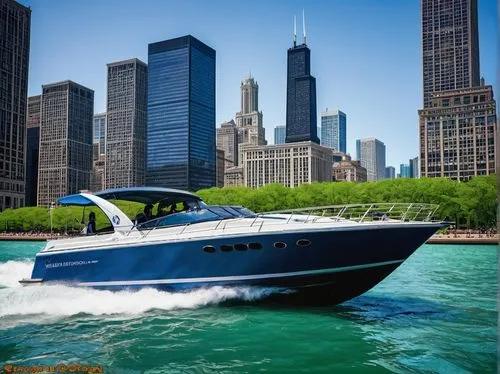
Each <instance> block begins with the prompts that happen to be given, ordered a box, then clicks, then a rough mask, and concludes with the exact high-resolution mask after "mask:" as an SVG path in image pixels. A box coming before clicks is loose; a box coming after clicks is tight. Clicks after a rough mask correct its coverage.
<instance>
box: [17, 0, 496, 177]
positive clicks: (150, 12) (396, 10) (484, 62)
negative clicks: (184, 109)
mask: <svg viewBox="0 0 500 374" xmlns="http://www.w3.org/2000/svg"><path fill="white" fill-rule="evenodd" d="M19 1H20V2H21V3H22V4H24V5H28V6H30V7H31V8H32V20H31V22H32V23H31V52H30V71H29V94H30V95H36V94H39V93H40V92H41V85H42V84H47V83H52V82H57V81H61V80H65V79H71V80H73V81H75V82H78V83H80V84H83V85H84V86H87V87H89V88H91V89H93V90H94V91H95V104H94V105H95V112H96V113H97V112H102V111H104V110H105V95H106V64H107V63H110V62H115V61H120V60H124V59H129V58H133V57H137V58H139V59H141V60H143V61H144V62H146V63H147V47H148V43H152V42H157V41H161V40H165V39H170V38H174V37H178V36H182V35H186V34H191V35H193V36H195V37H196V38H198V39H200V40H201V41H203V42H204V43H206V44H208V45H209V46H211V47H212V48H214V49H215V50H216V51H217V120H216V121H217V122H216V123H217V126H219V125H220V123H221V122H224V121H227V120H230V119H231V118H234V115H235V113H236V112H237V111H239V109H240V108H239V105H240V91H239V87H240V82H241V80H242V79H244V78H245V77H246V76H248V75H249V74H250V73H251V74H252V76H253V77H254V78H255V79H256V80H257V82H258V83H259V94H260V97H259V106H260V108H259V109H260V110H262V112H263V115H264V126H265V128H266V138H267V139H268V141H269V142H270V143H272V142H273V140H274V139H273V138H274V133H273V128H274V126H276V125H284V124H285V117H286V113H285V101H286V97H285V92H286V51H287V49H288V48H289V47H290V46H291V45H292V41H293V16H294V15H295V14H296V15H297V18H298V33H299V38H300V34H301V30H302V27H301V24H300V23H301V22H300V21H301V14H302V9H303V8H304V9H305V14H306V29H307V41H308V45H309V47H310V48H311V70H312V74H313V75H314V76H315V77H316V81H317V103H318V112H321V111H324V110H325V108H329V109H337V108H338V109H341V110H342V111H344V112H345V113H346V114H347V151H348V152H349V153H351V155H353V156H354V155H355V140H356V139H357V138H361V137H372V136H374V137H377V138H378V139H380V140H381V141H383V142H384V143H385V144H386V147H387V165H393V166H395V167H396V170H399V164H400V163H407V162H408V159H409V158H412V157H415V156H416V155H417V154H418V131H417V130H418V115H417V110H418V109H419V108H420V107H421V106H422V73H421V35H420V1H419V0H349V1H347V0H328V1H319V0H312V1H311V0H310V1H296V0H267V1H263V0H253V1H238V0H220V1H217V0H212V1H208V0H201V1H194V0H184V1H178V0H176V1H170V0H158V1H155V0H142V1H133V0H85V1H83V0H71V1H68V0H45V1H39V0H38V1H36V0H19ZM478 3H479V5H478V7H479V41H480V64H481V74H482V75H483V76H484V77H485V79H486V82H487V84H493V85H494V91H495V94H496V95H498V91H497V86H496V84H497V76H496V74H497V69H496V67H497V58H498V44H497V38H498V20H497V14H498V13H497V2H496V1H495V0H478ZM299 40H300V39H299ZM318 119H319V113H318Z"/></svg>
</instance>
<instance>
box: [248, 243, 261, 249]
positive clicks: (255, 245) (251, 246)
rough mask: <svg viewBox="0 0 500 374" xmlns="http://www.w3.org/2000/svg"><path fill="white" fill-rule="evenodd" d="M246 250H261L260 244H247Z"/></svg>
mask: <svg viewBox="0 0 500 374" xmlns="http://www.w3.org/2000/svg"><path fill="white" fill-rule="evenodd" d="M248 248H250V249H262V244H260V243H248Z"/></svg>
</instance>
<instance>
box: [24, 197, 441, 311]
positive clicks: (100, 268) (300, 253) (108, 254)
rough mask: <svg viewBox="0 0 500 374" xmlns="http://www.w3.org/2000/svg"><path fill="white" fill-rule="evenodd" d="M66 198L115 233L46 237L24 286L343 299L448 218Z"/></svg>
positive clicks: (388, 207)
mask: <svg viewBox="0 0 500 374" xmlns="http://www.w3.org/2000/svg"><path fill="white" fill-rule="evenodd" d="M123 200H124V201H128V202H135V203H140V207H142V206H143V205H144V206H149V207H151V206H153V207H154V209H156V210H157V217H155V218H153V217H149V219H148V220H147V221H145V222H141V223H139V221H140V220H136V221H134V220H133V218H130V217H128V216H127V215H126V214H125V213H124V212H123V211H122V210H120V209H119V208H118V207H117V205H116V204H115V203H116V202H117V201H123ZM58 203H59V204H60V205H73V206H80V207H83V209H85V208H86V207H97V208H99V209H100V210H101V211H102V212H103V213H104V214H105V215H106V217H107V219H108V220H109V223H110V227H109V231H108V232H98V233H97V234H91V235H89V234H85V235H81V236H76V237H70V238H62V239H57V240H49V241H47V243H46V245H45V246H44V248H43V249H42V250H41V251H40V252H39V253H38V254H37V255H36V259H35V263H34V267H33V271H32V275H31V278H30V279H23V280H21V281H20V282H21V283H22V284H25V285H26V284H30V285H33V284H55V283H56V284H57V283H63V284H68V285H71V286H77V287H92V288H98V289H107V290H123V289H131V290H134V289H139V288H144V287H152V288H157V289H161V290H168V291H174V292H184V291H188V290H192V289H195V288H203V287H212V286H224V287H233V286H249V287H259V288H265V289H268V290H271V291H272V292H269V293H266V295H268V297H269V300H277V301H285V302H287V301H291V302H293V303H302V304H323V305H324V304H338V303H341V302H344V301H346V300H349V299H351V298H354V297H356V296H358V295H361V294H363V293H364V292H366V291H368V290H369V289H371V288H372V287H374V286H375V285H377V284H378V283H379V282H381V281H382V280H383V279H384V278H386V277H387V276H388V275H389V274H391V273H392V272H393V271H394V270H395V269H396V268H397V267H398V266H400V265H401V264H402V263H403V262H404V261H405V260H406V259H407V258H408V257H409V256H410V255H411V254H412V253H413V252H415V250H417V249H418V248H419V247H420V246H421V245H422V244H423V243H425V241H426V240H427V239H428V238H429V237H430V236H432V235H433V234H434V233H435V232H436V231H438V230H440V229H442V228H444V227H445V226H446V223H445V222H441V221H434V220H433V217H434V214H435V212H436V210H437V208H438V206H436V205H432V204H410V203H408V204H403V203H394V204H387V203H386V204H382V203H381V204H352V205H342V206H322V207H314V208H302V209H292V210H283V211H278V212H269V213H260V214H256V213H254V212H252V211H250V210H249V209H247V208H245V207H242V206H212V205H207V204H206V203H204V202H203V201H202V199H201V198H200V197H198V196H197V195H195V194H192V193H190V192H185V191H180V190H174V189H168V188H159V187H135V188H121V189H111V190H106V191H102V192H98V193H95V194H92V193H79V194H74V195H69V196H66V197H62V198H60V199H59V200H58ZM169 206H170V207H171V208H170V211H168V212H165V211H164V210H163V208H164V207H167V208H168V207H169ZM154 209H153V211H154ZM167 210H168V209H167ZM160 212H161V214H160ZM142 218H144V217H142Z"/></svg>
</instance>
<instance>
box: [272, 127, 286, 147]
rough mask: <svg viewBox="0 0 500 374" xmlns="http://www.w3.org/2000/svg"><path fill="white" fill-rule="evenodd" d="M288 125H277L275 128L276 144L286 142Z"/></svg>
mask: <svg viewBox="0 0 500 374" xmlns="http://www.w3.org/2000/svg"><path fill="white" fill-rule="evenodd" d="M285 138H286V127H285V126H276V127H275V128H274V144H285Z"/></svg>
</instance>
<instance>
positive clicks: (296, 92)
mask: <svg viewBox="0 0 500 374" xmlns="http://www.w3.org/2000/svg"><path fill="white" fill-rule="evenodd" d="M303 34H304V41H303V43H302V44H301V45H297V36H296V32H295V35H294V41H293V47H292V48H289V49H288V61H287V83H286V142H287V143H293V142H304V141H313V142H315V143H318V144H319V139H318V134H317V125H318V124H317V117H316V116H317V115H316V113H317V109H316V79H315V78H314V77H313V76H312V75H311V50H310V49H309V48H308V47H307V44H306V30H305V22H304V26H303Z"/></svg>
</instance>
